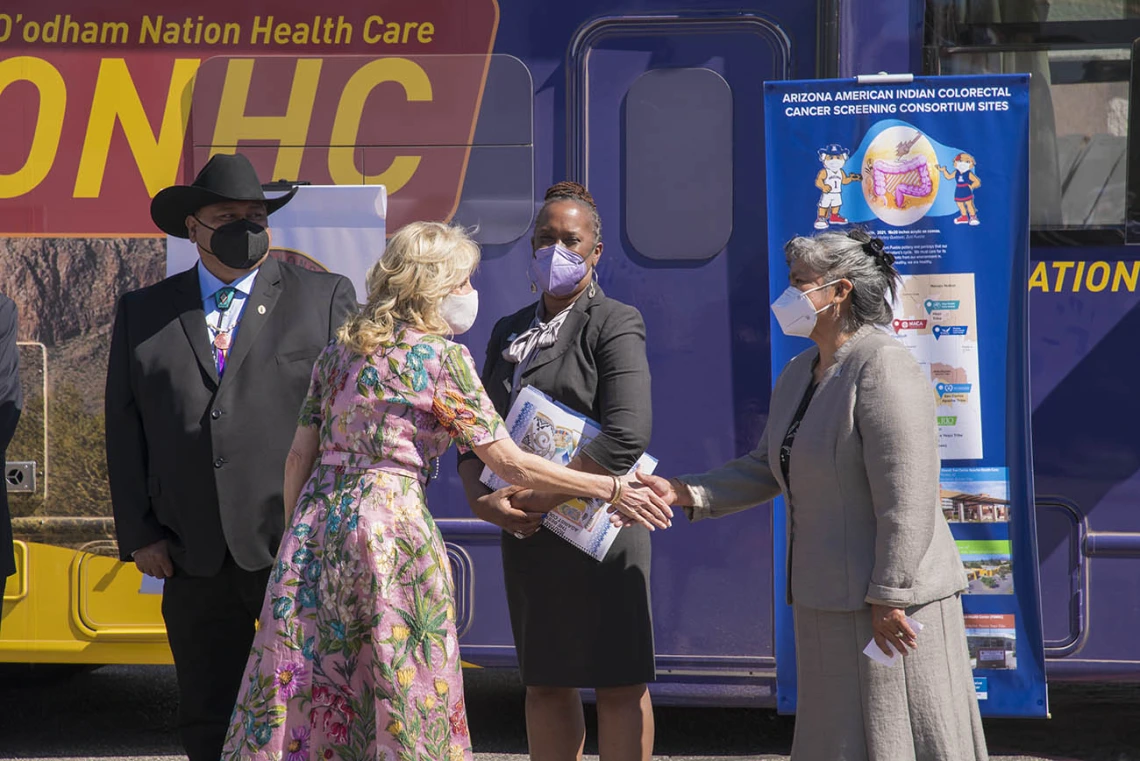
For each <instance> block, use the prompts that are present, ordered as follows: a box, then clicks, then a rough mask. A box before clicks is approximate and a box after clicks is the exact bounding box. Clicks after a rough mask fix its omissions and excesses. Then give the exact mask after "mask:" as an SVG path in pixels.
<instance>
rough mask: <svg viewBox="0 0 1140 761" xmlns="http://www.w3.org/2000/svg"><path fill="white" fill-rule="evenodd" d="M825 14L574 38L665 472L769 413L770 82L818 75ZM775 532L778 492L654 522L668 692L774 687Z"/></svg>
mask: <svg viewBox="0 0 1140 761" xmlns="http://www.w3.org/2000/svg"><path fill="white" fill-rule="evenodd" d="M790 7H791V6H789V8H790ZM813 13H814V10H812V11H810V12H799V11H797V12H796V13H793V12H791V11H787V12H786V13H785V18H782V19H775V18H771V17H760V16H754V15H747V14H738V15H736V14H730V15H725V16H686V15H685V14H678V15H669V16H668V17H665V16H662V17H653V16H641V15H639V16H637V17H635V18H618V17H614V18H603V19H599V20H596V21H594V22H593V23H590V24H587V25H585V26H583V27H581V28H580V29H579V31H578V32H577V34H576V35H575V36H574V37H573V39H572V41H571V44H570V53H569V56H568V62H567V67H568V71H567V88H568V109H569V112H568V113H567V115H566V116H567V130H568V133H569V135H570V140H569V150H570V155H569V157H568V160H569V165H570V171H569V174H570V176H571V177H572V178H573V179H577V180H579V181H581V182H582V183H583V184H584V185H586V186H587V187H588V188H589V189H590V192H591V193H592V194H593V196H594V198H595V199H596V201H597V204H598V210H599V212H600V214H601V218H602V221H603V226H604V230H603V238H604V239H605V242H606V248H605V251H604V253H603V256H602V260H601V263H600V265H599V273H600V279H601V280H600V281H601V285H602V287H603V289H605V291H606V293H607V294H608V295H610V296H613V297H615V298H617V299H620V300H622V301H624V302H626V303H629V304H633V305H635V306H637V307H638V308H639V309H640V310H641V312H642V314H643V315H644V317H645V323H646V331H647V339H648V351H649V363H650V368H651V370H652V374H653V410H654V416H653V418H654V419H653V437H652V443H651V446H650V452H651V453H652V454H653V455H655V456H656V457H657V458H658V459H659V460H660V464H659V466H658V471H659V472H660V473H662V474H664V475H679V474H682V473H693V472H702V471H705V470H707V469H709V468H712V467H716V466H719V465H721V464H722V463H725V462H727V461H729V460H731V459H733V458H735V457H738V456H740V455H743V454H746V453H747V452H749V451H751V450H752V449H753V448H754V447H755V445H756V444H757V442H758V440H759V438H760V434H761V431H762V429H763V426H764V423H765V421H766V418H767V412H768V400H769V394H770V390H771V381H772V369H771V367H770V359H769V356H770V355H769V342H768V330H769V324H770V319H769V317H770V315H769V310H768V303H767V293H768V284H767V257H768V256H780V255H782V254H781V251H780V245H781V243H782V242H781V241H767V240H766V213H765V192H764V176H765V175H764V148H763V146H764V122H763V82H764V80H767V79H782V78H788V77H791V76H793V75H806V74H810V72H811V69H806V70H797V69H796V65H795V63H794V62H798V63H799V65H801V66H802V65H803V64H804V63H805V62H808V63H810V62H812V61H813V59H814V55H813V50H814V47H813V46H814V40H815V38H814V34H815V33H814V22H815V19H814V16H812V14H813ZM809 16H811V17H810V18H809ZM773 541H783V538H782V537H779V538H776V539H774V537H773V536H772V519H771V506H770V505H764V506H761V507H758V508H756V509H753V510H751V511H748V512H746V513H743V514H740V515H736V516H733V517H731V518H730V519H727V520H724V521H709V522H707V523H701V524H696V525H690V524H689V523H688V522H687V521H685V519H684V518H683V517H680V516H678V518H677V519H676V521H675V523H674V525H673V528H672V529H671V530H669V531H666V532H659V533H657V534H655V535H654V541H653V573H652V595H653V615H654V630H655V637H656V651H657V663H658V676H659V683H658V684H656V685H654V691H655V695H657V696H658V700H662V699H664V700H668V699H669V698H670V697H673V698H674V699H677V700H682V699H683V700H686V701H688V702H692V700H693V699H694V696H695V693H694V691H693V689H692V688H691V687H686V685H685V684H684V683H685V682H689V683H692V682H702V683H704V684H718V685H719V689H717V690H716V691H715V692H716V695H715V697H713V693H712V692H706V693H705V694H706V696H707V697H709V698H711V699H714V700H715V701H716V702H717V703H718V704H729V703H734V702H756V701H770V700H772V699H773V692H772V690H773V686H772V681H771V680H772V679H773V678H774V675H775V671H774V667H775V659H774V647H773V625H772V595H773V589H772V585H773V581H772V543H773Z"/></svg>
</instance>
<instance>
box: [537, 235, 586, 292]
mask: <svg viewBox="0 0 1140 761" xmlns="http://www.w3.org/2000/svg"><path fill="white" fill-rule="evenodd" d="M589 271H590V268H589V267H588V266H587V265H586V260H585V259H583V258H582V257H581V256H579V255H578V254H576V253H574V252H573V251H571V250H570V249H568V248H566V247H565V246H563V245H562V244H561V243H555V244H554V245H553V246H547V247H545V248H540V249H538V250H537V251H535V252H534V259H532V260H531V263H530V277H531V279H532V280H534V282H535V283H536V284H537V285H538V287H539V288H541V289H542V290H543V291H545V292H546V293H549V294H550V295H551V296H555V297H557V298H561V297H563V296H569V295H570V294H572V293H573V292H574V289H575V288H577V287H578V283H580V282H582V279H583V278H585V277H586V275H587V274H588V273H589Z"/></svg>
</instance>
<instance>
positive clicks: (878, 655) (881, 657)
mask: <svg viewBox="0 0 1140 761" xmlns="http://www.w3.org/2000/svg"><path fill="white" fill-rule="evenodd" d="M906 622H907V623H908V624H910V628H911V629H913V630H914V634H915V637H916V638H917V637H918V633H919V632H920V631H922V624H920V623H919V622H918V621H915V620H914V619H913V618H911V617H910V616H907V617H906ZM887 647H889V648H890V649H891V655H887V654H886V653H884V652H883V651H882V650H881V649H880V648H879V646H878V645H876V644H875V638H874V637H871V641H870V642H868V643H867V646H866V647H865V648H863V655H865V656H867V657H868V658H870V659H871V660H873V661H874V662H875V663H881V664H883V665H884V666H893V665H895V664H896V663H898V662H899V651H898V650H896V649H895V646H894V644H893V643H891V642H890V640H888V641H887Z"/></svg>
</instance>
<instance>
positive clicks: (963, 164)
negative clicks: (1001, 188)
mask: <svg viewBox="0 0 1140 761" xmlns="http://www.w3.org/2000/svg"><path fill="white" fill-rule="evenodd" d="M977 163H978V162H977V161H975V160H974V157H973V156H971V155H970V154H968V153H959V154H958V155H957V156H955V157H954V167H953V169H950V168H949V167H944V166H940V167H938V169H939V170H940V171H941V172H942V174H943V175H944V176H945V177H946V179H948V180H954V181H955V183H957V184H956V187H955V188H954V202H955V203H956V204H958V212H959V214H958V218H957V219H955V220H954V224H956V225H965V224H971V225H978V224H980V223H979V222H978V209H977V208H976V207H975V206H974V191H975V190H977V189H978V188H979V187H981V184H982V181H981V180H979V179H978V175H976V174H974V167H975V166H977Z"/></svg>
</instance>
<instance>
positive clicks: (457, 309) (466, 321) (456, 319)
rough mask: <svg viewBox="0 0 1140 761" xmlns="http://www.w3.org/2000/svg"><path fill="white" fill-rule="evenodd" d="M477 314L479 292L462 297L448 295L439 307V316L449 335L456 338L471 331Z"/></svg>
mask: <svg viewBox="0 0 1140 761" xmlns="http://www.w3.org/2000/svg"><path fill="white" fill-rule="evenodd" d="M478 314H479V291H471V292H470V293H465V294H463V295H462V296H460V295H458V294H455V293H452V294H449V295H448V296H447V297H445V298H444V300H443V303H441V304H440V305H439V316H440V317H442V318H443V319H444V321H446V322H447V326H448V327H449V328H451V334H452V335H456V336H458V335H460V334H462V333H466V332H467V331H469V330H471V326H472V325H474V324H475V317H476V316H478Z"/></svg>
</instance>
